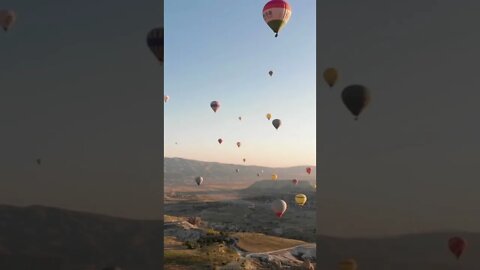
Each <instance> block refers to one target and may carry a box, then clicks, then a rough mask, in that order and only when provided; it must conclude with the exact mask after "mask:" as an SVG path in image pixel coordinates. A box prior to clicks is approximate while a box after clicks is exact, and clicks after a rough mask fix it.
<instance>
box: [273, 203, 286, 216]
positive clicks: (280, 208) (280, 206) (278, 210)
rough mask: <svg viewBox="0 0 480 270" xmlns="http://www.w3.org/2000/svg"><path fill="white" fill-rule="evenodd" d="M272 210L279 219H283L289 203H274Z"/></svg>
mask: <svg viewBox="0 0 480 270" xmlns="http://www.w3.org/2000/svg"><path fill="white" fill-rule="evenodd" d="M272 210H273V212H274V213H275V215H277V217H282V216H283V214H284V213H285V211H286V210H287V203H286V202H285V201H284V200H275V201H273V202H272Z"/></svg>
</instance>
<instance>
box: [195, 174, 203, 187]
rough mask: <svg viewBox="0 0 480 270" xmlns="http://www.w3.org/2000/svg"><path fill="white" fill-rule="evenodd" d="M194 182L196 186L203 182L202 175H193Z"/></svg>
mask: <svg viewBox="0 0 480 270" xmlns="http://www.w3.org/2000/svg"><path fill="white" fill-rule="evenodd" d="M195 182H196V183H197V185H198V186H200V184H202V183H203V177H201V176H197V177H195Z"/></svg>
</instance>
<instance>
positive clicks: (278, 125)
mask: <svg viewBox="0 0 480 270" xmlns="http://www.w3.org/2000/svg"><path fill="white" fill-rule="evenodd" d="M272 125H273V126H274V127H275V129H277V130H278V128H279V127H280V126H281V125H282V120H280V119H275V120H273V121H272Z"/></svg>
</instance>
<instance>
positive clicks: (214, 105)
mask: <svg viewBox="0 0 480 270" xmlns="http://www.w3.org/2000/svg"><path fill="white" fill-rule="evenodd" d="M210 108H212V110H213V112H217V111H218V109H220V102H218V101H216V100H215V101H212V102H210Z"/></svg>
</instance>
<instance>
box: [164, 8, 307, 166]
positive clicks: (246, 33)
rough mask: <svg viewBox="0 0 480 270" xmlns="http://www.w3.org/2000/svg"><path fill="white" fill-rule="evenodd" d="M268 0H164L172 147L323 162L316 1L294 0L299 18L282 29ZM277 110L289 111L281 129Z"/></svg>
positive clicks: (257, 160) (266, 160)
mask: <svg viewBox="0 0 480 270" xmlns="http://www.w3.org/2000/svg"><path fill="white" fill-rule="evenodd" d="M266 2H267V1H245V2H242V3H241V4H239V1H232V0H228V1H225V0H209V1H186V0H167V1H165V69H164V70H165V94H167V95H169V96H170V100H169V102H168V103H167V104H166V106H165V156H167V157H184V158H192V159H199V160H206V161H218V162H226V163H242V158H243V157H245V158H246V159H247V164H255V165H264V166H293V165H303V164H311V165H314V164H315V162H316V161H315V147H316V144H315V143H316V137H315V136H316V129H315V123H316V121H315V111H316V108H315V99H316V78H315V70H316V69H315V64H316V52H315V50H316V41H315V38H316V37H315V32H316V26H315V21H316V20H315V16H316V15H315V5H316V3H315V1H313V0H308V1H295V0H293V1H290V4H291V6H292V17H291V18H290V21H289V22H288V24H287V26H286V27H285V28H284V29H283V30H282V31H281V32H280V34H279V37H278V38H275V37H274V33H273V32H272V31H271V29H270V28H269V27H268V26H267V25H266V23H265V22H264V21H263V17H262V9H263V6H264V5H265V3H266ZM270 69H271V70H273V72H274V75H273V77H270V76H268V71H269V70H270ZM213 100H218V101H220V102H221V105H222V107H221V108H220V110H219V111H218V112H217V113H216V114H215V113H214V112H213V111H212V110H211V108H210V102H211V101H213ZM268 112H270V113H272V115H273V118H272V120H273V119H275V118H279V119H281V120H282V122H283V124H282V126H281V127H280V129H279V130H278V131H277V130H275V128H274V127H273V126H272V124H271V121H268V120H267V119H266V117H265V115H266V113H268ZM238 116H242V118H243V120H242V121H239V120H238ZM218 138H223V140H224V143H223V144H222V145H219V144H218V142H217V139H218ZM237 141H241V142H242V144H243V145H242V147H241V148H240V149H238V148H237V147H236V145H235V143H236V142H237ZM175 142H178V145H176V144H175Z"/></svg>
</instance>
